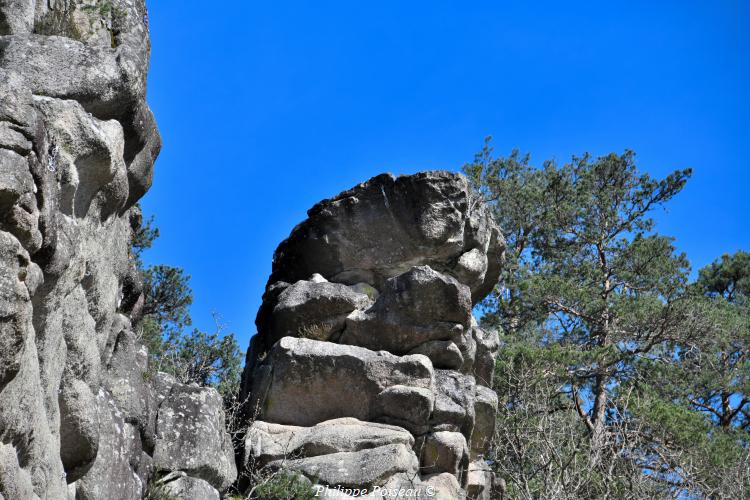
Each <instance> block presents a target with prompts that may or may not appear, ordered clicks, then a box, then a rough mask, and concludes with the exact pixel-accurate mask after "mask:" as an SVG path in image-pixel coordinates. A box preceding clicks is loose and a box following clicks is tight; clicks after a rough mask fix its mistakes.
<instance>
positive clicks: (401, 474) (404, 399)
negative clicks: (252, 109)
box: [242, 172, 505, 499]
mask: <svg viewBox="0 0 750 500" xmlns="http://www.w3.org/2000/svg"><path fill="white" fill-rule="evenodd" d="M504 247H505V242H504V240H503V237H502V235H501V233H500V231H499V230H498V228H497V226H496V225H495V223H494V222H493V220H492V217H491V215H490V212H489V210H488V209H487V207H486V206H485V205H484V204H483V203H482V201H481V200H480V199H478V198H477V197H476V196H475V195H474V194H473V193H472V191H471V188H470V187H469V185H468V183H467V181H466V179H465V178H464V177H462V176H460V175H458V174H453V173H449V172H427V173H420V174H416V175H411V176H402V177H393V176H390V175H381V176H378V177H375V178H373V179H370V180H369V181H367V182H365V183H363V184H360V185H358V186H356V187H354V188H353V189H351V190H349V191H345V192H343V193H341V194H339V195H338V196H336V197H334V198H332V199H329V200H324V201H322V202H320V203H319V204H317V205H315V206H314V207H313V208H312V209H310V210H309V212H308V219H307V220H305V221H304V222H302V223H301V224H299V225H298V226H297V227H296V228H294V230H293V231H292V233H291V235H290V236H289V238H288V239H287V240H285V241H284V242H282V243H281V244H280V245H279V247H278V249H277V250H276V253H275V255H274V261H273V271H272V274H271V277H270V279H269V281H268V285H267V287H266V292H265V295H264V297H263V303H262V305H261V308H260V310H259V312H258V317H257V320H256V323H257V326H258V335H256V336H255V337H254V338H253V340H252V342H251V346H250V349H249V351H248V360H247V361H248V362H247V367H246V369H245V374H244V380H243V384H244V385H243V390H244V392H245V394H247V395H248V397H249V398H250V402H251V405H250V407H251V417H252V421H251V423H250V425H249V427H248V430H247V436H246V440H245V446H244V459H243V464H242V465H243V467H245V468H247V469H249V470H263V471H266V473H268V471H271V473H272V472H273V471H274V470H279V469H285V470H292V471H296V472H300V473H301V474H303V475H304V476H306V477H307V478H308V479H309V480H310V481H311V482H312V483H313V484H314V485H315V486H316V489H317V490H318V491H320V492H321V493H323V492H325V493H326V494H327V495H330V496H336V495H338V496H337V498H342V497H346V494H357V495H359V494H362V493H363V492H364V491H366V492H367V495H370V496H372V497H375V498H380V497H381V496H382V494H383V493H384V492H385V491H388V492H391V495H392V497H395V496H397V495H394V494H393V492H395V491H398V490H401V491H402V496H401V498H417V497H418V498H446V499H457V498H463V497H466V496H468V497H470V498H490V496H491V494H492V493H491V492H492V488H493V477H492V474H491V473H490V472H489V471H487V470H486V469H487V467H486V465H485V463H484V461H483V460H482V455H483V453H485V452H486V450H487V446H488V445H489V440H490V438H491V436H492V433H493V430H494V421H495V411H496V409H497V397H496V395H495V393H494V392H493V391H492V390H491V389H490V387H491V383H492V374H493V369H494V363H495V354H496V352H497V348H498V344H499V339H498V333H497V332H492V331H485V330H484V329H482V328H480V327H479V326H478V325H477V322H476V320H475V319H474V318H473V317H472V312H471V311H472V306H473V305H474V304H476V303H477V302H478V301H479V300H481V299H482V298H483V297H484V296H485V295H486V294H487V293H488V292H489V291H490V290H491V289H492V287H493V286H494V285H495V284H496V283H497V280H498V276H499V273H500V270H501V264H502V255H503V251H504ZM342 490H346V491H345V492H344V493H342ZM378 490H379V491H378ZM342 495H343V496H342ZM404 495H405V496H404Z"/></svg>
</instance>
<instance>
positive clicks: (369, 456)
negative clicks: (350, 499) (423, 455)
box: [270, 444, 419, 489]
mask: <svg viewBox="0 0 750 500" xmlns="http://www.w3.org/2000/svg"><path fill="white" fill-rule="evenodd" d="M270 466H271V467H274V466H275V467H278V468H281V467H283V468H284V469H285V470H291V471H294V472H299V473H301V474H303V475H304V476H305V477H307V478H309V479H311V480H315V481H318V482H319V483H321V484H326V485H340V486H343V487H345V488H360V489H371V488H373V487H375V486H382V485H383V484H385V483H386V482H387V481H388V479H390V478H391V477H393V476H394V475H396V474H406V475H411V476H412V477H416V476H417V473H418V471H419V460H417V456H416V455H415V454H414V451H413V450H412V449H411V447H409V446H407V445H404V444H391V445H385V446H378V447H377V448H368V449H364V450H360V451H343V452H339V453H331V454H328V455H318V456H315V457H309V458H297V459H286V460H280V461H278V462H272V463H271V464H270Z"/></svg>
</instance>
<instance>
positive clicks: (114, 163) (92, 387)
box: [0, 0, 236, 500]
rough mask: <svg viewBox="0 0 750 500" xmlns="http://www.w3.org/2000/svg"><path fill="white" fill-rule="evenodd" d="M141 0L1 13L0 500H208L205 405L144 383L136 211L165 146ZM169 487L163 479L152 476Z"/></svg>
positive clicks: (225, 451) (212, 478)
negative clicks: (172, 495)
mask: <svg viewBox="0 0 750 500" xmlns="http://www.w3.org/2000/svg"><path fill="white" fill-rule="evenodd" d="M147 24H148V17H147V12H146V8H145V5H144V3H143V0H0V499H3V500H16V499H19V500H29V499H33V498H43V499H50V500H59V499H67V498H69V499H73V498H75V499H81V500H95V499H107V500H117V499H133V498H142V497H143V496H144V495H145V493H146V490H147V488H148V487H149V482H152V483H154V484H157V482H156V481H153V480H152V478H154V477H157V476H158V477H160V480H159V481H158V485H159V487H162V488H164V489H166V490H168V491H171V492H177V493H176V494H179V495H180V497H181V498H200V499H203V498H211V497H212V496H214V497H216V498H218V493H217V490H221V489H223V488H225V487H227V486H228V485H229V484H231V483H232V482H233V481H234V480H235V477H236V469H235V464H234V453H233V451H232V449H231V444H230V441H229V437H228V436H227V434H226V432H225V431H224V415H223V410H222V405H221V398H220V397H219V396H218V394H217V393H216V392H215V391H214V390H213V389H205V388H198V387H191V386H185V385H183V384H180V383H178V382H177V381H175V380H174V379H171V378H170V377H168V376H166V375H163V374H160V375H157V376H155V377H154V376H150V372H149V371H148V367H147V353H146V352H145V349H144V348H143V346H142V345H141V344H140V343H139V341H138V338H137V335H136V333H135V332H134V331H133V323H134V322H135V321H136V320H137V319H138V316H139V313H140V310H141V307H142V304H143V298H142V294H141V286H142V285H141V282H140V277H139V275H138V273H137V271H136V268H135V265H134V261H133V259H132V257H131V255H130V252H129V249H130V239H131V231H132V228H133V227H136V226H137V225H138V224H139V213H138V211H137V209H136V208H135V207H134V204H135V203H136V201H137V200H138V199H139V198H140V197H141V196H143V194H144V193H145V192H146V190H147V189H148V188H149V187H150V185H151V178H152V168H153V163H154V160H155V158H156V156H157V154H158V152H159V147H160V139H159V134H158V132H157V129H156V124H155V122H154V118H153V116H152V114H151V111H150V110H149V108H148V106H147V105H146V103H145V93H146V74H147V69H148V59H149V50H150V47H149V37H148V29H147ZM162 475H166V476H165V477H161V476H162Z"/></svg>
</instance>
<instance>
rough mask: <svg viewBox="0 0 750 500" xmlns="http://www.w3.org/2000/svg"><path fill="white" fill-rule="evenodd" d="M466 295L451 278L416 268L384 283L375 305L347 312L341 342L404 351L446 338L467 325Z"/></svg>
mask: <svg viewBox="0 0 750 500" xmlns="http://www.w3.org/2000/svg"><path fill="white" fill-rule="evenodd" d="M470 318H471V293H470V291H469V288H468V287H467V286H465V285H463V284H461V283H459V282H458V281H456V280H455V279H453V278H451V277H449V276H446V275H443V274H440V273H438V272H437V271H434V270H433V269H432V268H430V267H429V266H419V267H414V268H412V269H410V270H409V271H407V272H405V273H404V274H401V275H398V276H395V277H393V278H390V279H388V280H387V281H386V283H385V285H384V287H383V289H382V290H381V292H380V295H379V296H378V299H377V300H376V301H375V304H374V305H373V306H372V307H371V308H370V309H368V310H367V311H364V312H361V313H359V314H352V315H350V316H349V318H348V319H347V324H346V329H345V330H344V333H343V334H342V335H341V338H340V342H341V343H344V344H352V345H358V346H361V347H367V348H368V349H372V350H385V351H389V352H393V353H395V354H405V353H407V352H409V351H411V350H413V349H414V348H416V347H418V346H420V345H422V344H425V343H428V342H433V341H440V340H443V341H445V340H451V339H452V338H453V337H454V336H456V335H457V334H460V332H461V331H463V330H464V329H465V328H468V327H469V324H470Z"/></svg>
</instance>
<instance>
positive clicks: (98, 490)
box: [75, 390, 143, 500]
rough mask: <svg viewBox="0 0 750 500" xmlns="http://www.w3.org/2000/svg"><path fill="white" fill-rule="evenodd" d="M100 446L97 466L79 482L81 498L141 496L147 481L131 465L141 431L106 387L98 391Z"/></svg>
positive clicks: (116, 499)
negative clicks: (128, 421) (126, 421)
mask: <svg viewBox="0 0 750 500" xmlns="http://www.w3.org/2000/svg"><path fill="white" fill-rule="evenodd" d="M96 401H97V405H98V406H97V407H98V409H99V449H98V451H97V454H96V459H95V461H94V463H93V466H92V467H91V468H90V469H89V470H88V472H86V474H85V475H84V476H83V477H82V478H81V479H79V480H78V481H76V483H75V485H76V498H77V499H81V500H99V499H102V498H107V499H112V500H131V499H136V498H141V494H142V492H143V484H142V483H141V479H140V478H139V477H138V475H137V474H136V473H135V471H134V470H133V468H132V467H131V464H130V457H131V451H132V446H133V441H135V440H137V439H138V437H137V433H136V432H135V430H134V429H133V427H132V426H129V425H127V424H126V423H125V420H124V419H123V415H122V413H121V412H120V411H119V410H118V409H117V406H116V405H115V402H114V401H113V400H112V398H111V397H110V396H109V394H107V393H105V392H104V391H103V390H102V391H100V392H99V394H97V397H96Z"/></svg>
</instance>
